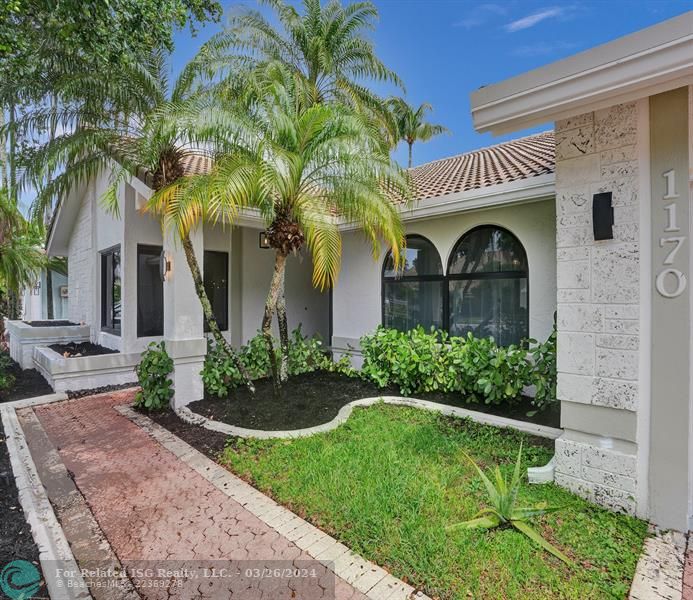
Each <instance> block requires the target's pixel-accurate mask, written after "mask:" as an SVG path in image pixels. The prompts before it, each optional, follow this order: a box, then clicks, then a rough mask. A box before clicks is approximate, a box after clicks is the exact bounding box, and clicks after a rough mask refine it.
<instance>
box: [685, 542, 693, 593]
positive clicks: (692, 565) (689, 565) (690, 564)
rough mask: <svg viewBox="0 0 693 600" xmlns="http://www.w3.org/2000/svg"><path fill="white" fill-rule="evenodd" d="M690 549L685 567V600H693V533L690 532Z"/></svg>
mask: <svg viewBox="0 0 693 600" xmlns="http://www.w3.org/2000/svg"><path fill="white" fill-rule="evenodd" d="M688 536H689V537H688V550H687V552H686V563H685V565H684V567H683V600H693V547H692V546H693V542H692V540H691V537H693V533H691V532H689V533H688Z"/></svg>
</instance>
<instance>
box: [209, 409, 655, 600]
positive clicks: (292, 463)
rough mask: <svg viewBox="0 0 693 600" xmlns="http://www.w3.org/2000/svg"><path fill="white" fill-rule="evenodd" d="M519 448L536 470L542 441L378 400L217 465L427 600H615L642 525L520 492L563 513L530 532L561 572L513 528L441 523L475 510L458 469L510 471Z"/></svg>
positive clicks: (236, 452)
mask: <svg viewBox="0 0 693 600" xmlns="http://www.w3.org/2000/svg"><path fill="white" fill-rule="evenodd" d="M521 440H524V442H525V448H526V451H525V452H524V459H525V463H526V466H536V465H541V464H544V463H546V461H548V460H549V458H550V457H551V450H550V446H551V445H550V444H549V445H547V444H545V443H544V444H542V443H541V442H540V440H538V439H537V438H531V437H529V436H526V435H524V434H521V433H519V432H515V431H510V430H502V429H497V428H494V427H489V426H484V425H478V424H476V423H473V422H471V421H467V420H461V419H450V418H446V417H442V416H440V415H437V414H434V413H430V412H427V411H421V410H417V409H411V408H403V407H395V406H387V405H384V404H379V405H376V406H373V407H370V408H366V409H356V410H354V412H353V413H352V415H351V418H350V419H349V421H348V422H347V423H345V424H344V425H342V426H341V427H339V428H338V429H336V430H334V431H332V432H330V433H327V434H322V435H317V436H313V437H309V438H302V439H297V440H290V441H289V440H278V441H277V440H274V441H258V440H240V439H237V438H233V439H231V440H230V441H229V445H228V447H227V449H226V450H225V452H224V454H223V456H222V458H221V460H222V462H223V463H224V464H225V465H227V466H228V467H229V468H230V469H231V470H233V471H234V472H236V473H238V474H239V475H241V476H242V477H244V478H246V479H248V480H249V481H251V482H252V483H253V484H254V485H255V486H256V487H258V488H259V489H261V490H263V491H264V492H267V493H269V494H270V495H271V496H272V497H274V498H275V499H276V500H277V501H279V502H281V503H283V504H285V505H286V506H288V507H290V508H291V509H292V510H294V511H295V512H296V513H298V514H299V515H301V516H303V517H304V518H306V519H308V520H309V521H311V522H312V523H314V524H315V525H317V526H318V527H320V528H322V529H323V530H325V531H327V532H329V533H330V534H332V535H333V536H334V537H335V538H337V539H338V540H340V541H341V542H343V543H345V544H346V545H347V546H349V547H350V548H351V549H352V550H354V551H355V552H358V553H360V554H361V555H362V556H364V557H365V558H368V559H370V560H372V561H374V562H376V563H378V564H379V565H382V566H384V567H385V568H387V569H388V570H389V571H391V572H392V573H393V574H394V575H396V576H397V577H400V578H402V579H404V580H405V581H408V582H409V583H410V584H412V585H414V586H416V587H419V588H421V589H423V590H424V591H425V592H426V593H427V594H429V595H430V596H434V597H439V598H446V599H447V598H464V599H468V598H481V599H489V598H491V599H497V598H498V599H500V598H531V599H535V598H537V599H538V598H576V599H580V600H583V599H585V598H611V597H614V598H624V597H625V596H626V594H627V591H628V588H629V586H630V581H631V579H632V576H633V573H634V570H635V565H636V562H637V560H638V555H639V552H640V548H641V545H642V541H643V538H644V537H645V535H646V532H647V525H646V523H644V522H642V521H639V520H637V519H634V518H630V517H626V516H623V515H615V514H612V513H609V512H607V511H606V510H603V509H600V508H597V507H595V506H592V505H590V504H588V503H587V502H585V501H583V500H581V499H580V498H578V497H576V496H574V495H572V494H570V493H569V492H567V491H565V490H563V489H561V488H559V487H557V486H554V485H553V484H549V485H543V486H529V485H525V486H524V487H523V490H522V492H521V500H522V502H521V503H520V505H525V503H527V504H529V503H532V504H533V503H536V502H540V501H547V502H548V503H549V504H551V505H561V506H564V507H565V509H564V510H562V511H560V512H558V513H555V514H552V515H547V516H544V517H542V518H541V519H539V520H536V521H535V523H534V524H535V527H536V528H538V529H539V530H540V531H541V532H542V533H543V535H544V536H545V537H546V538H547V539H549V540H550V541H552V542H553V543H555V544H556V545H557V546H558V547H559V548H560V549H562V550H563V551H564V552H565V553H566V554H568V556H570V557H571V558H572V559H573V560H574V561H575V563H576V566H575V567H572V568H571V567H568V566H566V565H564V564H563V563H561V562H560V561H559V560H557V559H555V558H553V557H552V556H551V555H549V554H548V553H546V552H543V551H541V550H540V549H538V547H536V546H535V545H534V544H533V543H532V542H531V541H529V540H528V539H527V538H525V537H524V536H523V535H522V534H520V533H518V532H517V531H515V530H513V529H496V530H493V531H486V532H485V531H461V530H458V531H455V532H454V533H448V532H446V531H445V526H446V525H449V524H453V523H456V522H459V521H462V520H465V519H468V518H470V517H472V516H473V514H474V513H475V512H477V510H479V508H481V507H482V506H483V505H484V502H485V496H484V491H483V488H482V484H481V482H480V481H479V479H478V476H475V475H474V472H473V470H472V468H471V467H470V466H469V464H467V463H466V462H465V460H464V459H463V456H462V451H466V452H468V453H469V454H470V455H471V456H473V457H474V458H475V459H476V460H477V461H478V462H479V463H480V464H481V465H491V464H495V463H499V464H501V465H502V468H503V469H505V470H506V473H507V472H509V470H511V469H512V465H513V463H514V460H515V458H516V456H517V450H518V447H519V444H520V441H521Z"/></svg>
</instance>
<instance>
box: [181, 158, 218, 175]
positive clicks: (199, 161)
mask: <svg viewBox="0 0 693 600" xmlns="http://www.w3.org/2000/svg"><path fill="white" fill-rule="evenodd" d="M183 168H184V169H185V174H186V175H200V174H201V173H209V172H210V171H211V170H212V158H211V157H210V156H206V155H204V154H196V153H195V154H186V155H185V156H184V157H183Z"/></svg>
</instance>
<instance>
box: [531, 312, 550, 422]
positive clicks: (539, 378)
mask: <svg viewBox="0 0 693 600" xmlns="http://www.w3.org/2000/svg"><path fill="white" fill-rule="evenodd" d="M530 342H532V343H534V344H536V345H535V346H534V347H533V348H532V349H531V351H532V363H533V365H532V383H533V384H534V385H535V386H536V393H535V396H534V400H533V401H532V404H534V406H536V407H537V409H538V410H543V409H544V408H546V407H547V406H548V405H549V404H551V403H552V402H555V401H556V322H555V321H554V324H553V331H552V332H551V335H550V336H549V337H548V339H547V340H546V341H545V342H544V343H543V344H541V343H538V342H536V341H535V340H530Z"/></svg>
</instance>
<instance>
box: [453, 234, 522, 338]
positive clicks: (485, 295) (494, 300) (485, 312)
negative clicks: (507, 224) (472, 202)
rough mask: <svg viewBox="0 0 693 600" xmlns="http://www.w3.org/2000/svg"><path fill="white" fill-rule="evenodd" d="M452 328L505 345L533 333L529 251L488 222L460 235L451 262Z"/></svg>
mask: <svg viewBox="0 0 693 600" xmlns="http://www.w3.org/2000/svg"><path fill="white" fill-rule="evenodd" d="M447 279H448V294H449V297H448V301H449V307H450V308H449V330H450V334H451V335H455V336H462V335H466V334H467V332H468V331H471V332H472V333H473V334H474V336H475V337H489V336H492V337H493V338H494V339H495V341H496V343H497V344H499V345H501V346H507V345H509V344H517V343H519V342H520V340H522V339H523V338H526V337H529V289H528V288H529V284H528V268H527V254H526V253H525V249H524V248H523V247H522V244H521V243H520V241H519V240H518V239H517V238H516V237H515V236H514V235H513V234H512V233H510V232H509V231H507V230H505V229H502V228H500V227H495V226H491V225H484V226H481V227H476V228H474V229H472V230H471V231H469V232H467V233H466V234H465V235H463V236H462V238H461V239H460V241H459V242H457V245H456V246H455V248H454V250H453V251H452V254H451V255H450V262H449V264H448V278H447Z"/></svg>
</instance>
